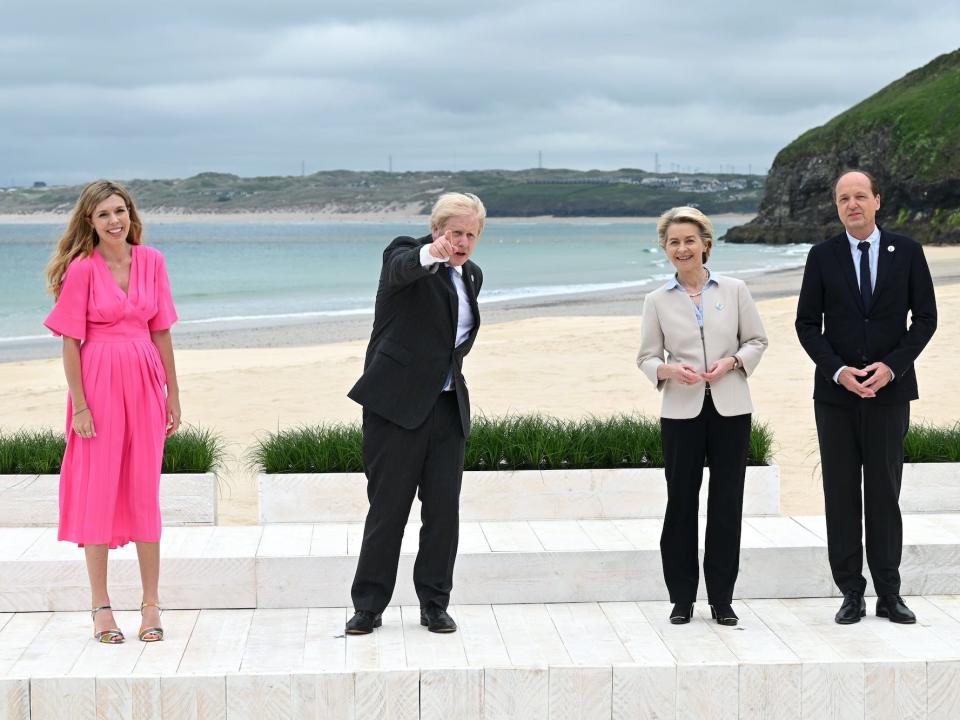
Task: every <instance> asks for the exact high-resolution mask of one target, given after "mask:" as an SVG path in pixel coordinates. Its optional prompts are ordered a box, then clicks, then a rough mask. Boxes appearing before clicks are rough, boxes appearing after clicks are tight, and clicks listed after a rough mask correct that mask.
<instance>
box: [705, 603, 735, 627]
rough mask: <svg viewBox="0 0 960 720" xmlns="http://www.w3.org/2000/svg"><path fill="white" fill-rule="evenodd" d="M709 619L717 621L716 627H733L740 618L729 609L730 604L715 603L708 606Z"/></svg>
mask: <svg viewBox="0 0 960 720" xmlns="http://www.w3.org/2000/svg"><path fill="white" fill-rule="evenodd" d="M710 617H712V618H713V619H714V620H716V621H717V625H728V626H730V627H733V626H734V625H736V624H737V623H738V622H740V618H738V617H737V614H736V613H735V612H734V611H733V608H732V607H730V603H716V604H711V605H710Z"/></svg>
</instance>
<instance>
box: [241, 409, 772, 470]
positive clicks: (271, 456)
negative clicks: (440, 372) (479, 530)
mask: <svg viewBox="0 0 960 720" xmlns="http://www.w3.org/2000/svg"><path fill="white" fill-rule="evenodd" d="M361 440H362V437H361V432H360V428H359V426H358V425H355V424H351V425H344V424H334V425H319V426H303V427H298V428H293V429H289V430H281V431H279V432H276V433H268V434H267V435H266V436H265V437H264V438H262V439H260V440H259V441H258V442H257V445H256V446H255V447H254V448H252V450H251V451H250V462H251V465H252V466H253V467H254V468H255V469H258V470H261V471H263V472H267V473H323V472H330V473H335V472H361V471H362V469H363V464H362V453H361ZM772 445H773V434H772V433H771V432H770V429H769V428H768V427H767V425H766V424H764V423H757V422H754V425H753V429H752V431H751V436H750V453H749V459H748V463H749V464H750V465H767V464H769V463H770V459H771V455H772V452H771V449H772ZM621 467H663V452H662V451H661V448H660V422H659V420H655V419H650V418H646V417H643V416H639V415H618V416H615V417H610V418H595V417H592V418H587V419H584V420H562V419H559V418H551V417H544V416H541V415H518V416H507V417H498V418H488V417H484V416H480V417H478V418H476V419H475V421H474V423H473V430H472V432H471V435H470V439H469V440H468V441H467V449H466V456H465V458H464V469H466V470H524V469H536V468H541V469H544V470H547V469H559V468H571V469H573V468H621Z"/></svg>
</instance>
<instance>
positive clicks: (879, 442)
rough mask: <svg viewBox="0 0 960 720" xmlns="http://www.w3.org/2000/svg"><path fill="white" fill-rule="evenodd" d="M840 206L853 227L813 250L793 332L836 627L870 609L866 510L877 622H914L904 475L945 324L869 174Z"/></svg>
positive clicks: (839, 191) (923, 264)
mask: <svg viewBox="0 0 960 720" xmlns="http://www.w3.org/2000/svg"><path fill="white" fill-rule="evenodd" d="M834 199H835V201H836V205H837V213H838V214H839V216H840V222H841V223H843V226H844V229H845V230H846V232H844V233H841V234H840V235H837V236H836V237H833V238H831V239H830V240H827V241H826V242H823V243H821V244H819V245H816V246H814V247H813V248H812V249H811V250H810V254H809V255H808V256H807V264H806V268H805V269H804V273H803V284H802V286H801V288H800V299H799V301H798V303H797V319H796V330H797V336H798V337H799V338H800V344H801V345H803V349H804V350H806V352H807V354H808V355H809V356H810V358H811V359H812V360H813V361H814V363H816V366H817V369H816V374H815V378H814V391H813V399H814V414H815V417H816V423H817V436H818V438H819V443H820V467H821V472H822V474H823V494H824V508H825V511H826V521H827V551H828V555H829V558H830V569H831V571H832V572H833V579H834V582H836V584H837V586H838V587H839V588H840V591H841V592H842V593H843V603H842V605H841V606H840V610H839V612H837V615H836V617H835V620H836V622H838V623H840V624H843V625H846V624H851V623H855V622H859V621H860V618H861V617H863V616H864V615H865V614H866V603H865V601H864V598H863V594H864V591H865V590H866V585H867V581H866V579H865V578H864V577H863V547H862V545H861V541H860V539H861V536H862V535H863V529H862V525H861V515H862V516H863V519H864V521H865V523H866V546H867V564H868V565H869V567H870V574H871V576H872V577H873V585H874V589H875V590H876V593H877V607H876V610H877V616H878V617H886V618H889V619H890V620H891V621H892V622H897V623H913V622H916V617H915V616H914V614H913V612H911V611H910V609H909V608H908V607H907V606H906V604H905V603H904V602H903V598H901V597H900V557H901V550H902V546H903V524H902V521H901V517H900V505H899V498H900V480H901V475H902V471H903V439H904V437H905V436H906V433H907V428H908V426H909V423H910V401H911V400H916V399H917V397H918V395H917V377H916V373H915V372H914V368H913V363H914V361H915V360H916V359H917V356H918V355H919V354H920V352H921V351H922V350H923V348H924V346H926V344H927V342H929V340H930V338H931V337H932V336H933V333H934V331H935V330H936V327H937V305H936V299H935V297H934V292H933V281H932V279H931V278H930V270H929V268H928V267H927V261H926V259H925V258H924V255H923V249H922V248H921V246H920V245H919V244H918V243H916V242H915V241H913V240H911V239H910V238H907V237H904V236H902V235H895V234H893V233H891V232H887V231H886V230H883V229H881V228H879V227H878V226H877V224H876V213H877V210H879V209H880V192H879V190H878V189H877V184H876V181H875V180H874V178H873V177H872V176H871V175H870V174H869V173H866V172H863V171H859V170H857V171H849V172H845V173H843V174H842V175H841V176H840V177H839V178H838V179H837V181H836V183H835V184H834ZM908 314H909V316H910V322H909V325H908V323H907V316H908ZM861 482H862V486H863V492H862V495H861Z"/></svg>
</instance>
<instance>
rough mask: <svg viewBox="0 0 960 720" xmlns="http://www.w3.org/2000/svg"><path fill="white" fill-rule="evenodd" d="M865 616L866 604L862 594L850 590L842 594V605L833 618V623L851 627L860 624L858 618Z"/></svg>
mask: <svg viewBox="0 0 960 720" xmlns="http://www.w3.org/2000/svg"><path fill="white" fill-rule="evenodd" d="M866 614H867V603H866V602H865V601H864V599H863V593H862V592H857V591H856V590H851V591H850V592H845V593H844V594H843V604H842V605H841V606H840V609H839V610H838V611H837V614H836V615H835V616H834V618H833V619H834V621H835V622H837V623H838V624H840V625H853V624H854V623H858V622H860V618H862V617H863V616H864V615H866Z"/></svg>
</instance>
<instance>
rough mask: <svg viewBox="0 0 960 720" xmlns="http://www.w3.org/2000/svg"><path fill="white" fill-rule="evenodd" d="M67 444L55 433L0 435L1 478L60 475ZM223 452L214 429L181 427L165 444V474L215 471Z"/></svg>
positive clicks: (48, 431) (35, 432)
mask: <svg viewBox="0 0 960 720" xmlns="http://www.w3.org/2000/svg"><path fill="white" fill-rule="evenodd" d="M66 444H67V442H66V439H65V438H64V436H63V433H59V432H54V431H53V430H19V431H17V432H14V433H12V434H5V433H2V432H0V475H57V474H59V472H60V463H61V461H62V460H63V451H64V448H65V447H66ZM223 453H224V445H223V440H222V439H221V438H220V436H219V435H217V434H216V433H214V432H213V431H212V430H209V429H206V428H195V427H181V428H180V429H179V430H177V432H175V433H174V434H173V435H171V436H170V437H169V438H167V442H166V444H165V445H164V448H163V467H162V472H164V473H205V472H213V471H215V470H216V469H217V468H218V467H219V466H220V463H221V461H222V460H223Z"/></svg>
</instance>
